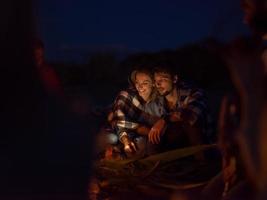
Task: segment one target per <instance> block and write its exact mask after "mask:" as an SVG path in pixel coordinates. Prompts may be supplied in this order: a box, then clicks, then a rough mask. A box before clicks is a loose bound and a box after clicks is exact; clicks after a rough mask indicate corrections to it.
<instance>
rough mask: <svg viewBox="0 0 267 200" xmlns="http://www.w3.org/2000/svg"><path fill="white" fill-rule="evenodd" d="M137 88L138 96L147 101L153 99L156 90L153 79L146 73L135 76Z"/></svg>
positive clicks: (138, 73)
mask: <svg viewBox="0 0 267 200" xmlns="http://www.w3.org/2000/svg"><path fill="white" fill-rule="evenodd" d="M135 88H136V90H137V92H138V94H139V95H140V96H141V97H142V98H143V99H144V100H145V101H148V100H149V99H150V98H151V95H152V91H153V88H154V87H153V80H152V78H151V77H150V76H149V75H148V74H146V73H143V72H137V73H136V75H135Z"/></svg>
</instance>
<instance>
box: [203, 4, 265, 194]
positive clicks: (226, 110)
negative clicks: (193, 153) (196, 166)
mask: <svg viewBox="0 0 267 200" xmlns="http://www.w3.org/2000/svg"><path fill="white" fill-rule="evenodd" d="M241 3H242V8H243V11H244V18H243V22H244V23H245V24H247V25H248V26H249V27H250V29H251V32H252V35H251V36H252V37H251V38H250V39H248V38H245V40H244V39H243V40H236V41H235V42H234V43H232V44H231V45H229V46H230V47H229V48H227V51H226V53H225V58H226V61H227V64H228V68H229V71H230V75H231V78H232V81H233V83H234V86H235V92H234V93H233V94H231V95H226V96H225V97H224V99H223V101H222V106H221V111H220V118H219V132H220V133H219V144H220V149H221V152H222V157H223V168H222V173H221V174H220V175H218V176H217V177H216V179H214V180H213V181H212V182H211V183H210V184H209V185H208V186H207V188H206V189H205V190H204V196H205V197H204V199H207V198H212V199H215V198H214V197H217V198H216V199H219V197H220V198H221V199H258V198H259V197H260V199H266V196H267V195H266V194H267V189H266V188H267V187H266V186H267V177H266V169H267V164H266V163H267V162H266V161H267V159H266V135H267V129H266V126H264V123H263V121H266V116H267V112H266V105H267V104H266V91H267V87H266V86H267V85H266V65H265V54H263V49H264V41H265V40H266V36H267V4H266V1H265V0H241ZM262 61H263V62H262Z"/></svg>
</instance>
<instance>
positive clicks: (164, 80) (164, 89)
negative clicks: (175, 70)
mask: <svg viewBox="0 0 267 200" xmlns="http://www.w3.org/2000/svg"><path fill="white" fill-rule="evenodd" d="M154 79H155V85H156V88H157V90H158V92H159V94H160V95H162V96H167V95H168V94H170V92H172V90H173V84H174V81H173V79H172V77H171V75H170V74H167V73H163V72H159V73H155V74H154Z"/></svg>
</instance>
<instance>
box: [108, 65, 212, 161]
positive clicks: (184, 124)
mask: <svg viewBox="0 0 267 200" xmlns="http://www.w3.org/2000/svg"><path fill="white" fill-rule="evenodd" d="M108 121H109V123H110V124H111V126H112V128H113V130H114V131H115V132H116V134H117V136H118V138H119V141H120V143H121V144H122V145H123V150H124V152H125V153H126V154H127V155H128V156H129V157H130V156H131V155H136V154H137V153H138V152H139V153H140V152H142V153H144V154H145V155H152V154H155V153H159V152H164V151H167V150H171V149H177V148H181V147H185V146H191V145H200V144H204V143H207V142H209V141H208V140H209V137H210V131H209V130H210V124H209V123H210V119H209V114H208V107H207V102H206V96H205V94H204V92H203V90H201V89H199V88H197V87H195V86H193V85H189V84H186V83H185V82H183V81H182V80H181V79H180V77H179V76H177V74H176V73H174V71H173V70H172V69H171V68H168V67H165V66H162V65H161V66H159V67H156V68H154V69H153V70H149V69H147V68H145V67H142V68H139V69H136V70H134V71H133V72H132V73H131V76H130V87H129V88H128V89H127V90H124V91H121V92H120V93H119V95H118V96H117V97H116V99H115V101H114V103H113V106H112V111H111V112H110V114H109V116H108ZM142 144H143V145H142ZM140 150H141V151H140Z"/></svg>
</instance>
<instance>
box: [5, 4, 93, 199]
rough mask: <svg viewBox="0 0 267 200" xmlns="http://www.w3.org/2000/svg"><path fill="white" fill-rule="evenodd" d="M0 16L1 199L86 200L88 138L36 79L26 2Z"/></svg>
mask: <svg viewBox="0 0 267 200" xmlns="http://www.w3.org/2000/svg"><path fill="white" fill-rule="evenodd" d="M0 10H1V11H0V24H1V32H0V40H1V52H0V63H1V64H0V69H1V72H0V76H1V78H0V81H1V84H0V87H1V106H2V108H1V128H0V132H1V138H0V141H1V152H0V159H1V160H0V162H1V165H0V177H1V179H0V199H11V200H13V199H16V200H17V199H50V200H51V199H57V200H59V199H75V200H76V199H86V198H87V182H88V178H89V177H88V176H89V171H90V167H89V166H90V149H91V142H89V141H92V138H90V137H91V136H90V134H88V133H87V127H86V126H85V125H84V123H83V121H82V120H81V119H80V118H79V117H77V116H74V115H73V114H71V113H70V112H69V111H68V110H67V109H66V108H65V106H64V105H62V104H61V103H60V102H59V101H58V100H55V98H54V97H53V96H51V95H49V93H48V92H47V90H46V89H45V88H44V86H43V84H42V81H41V80H40V79H39V76H38V71H37V67H36V66H35V62H34V52H33V49H32V48H31V47H32V46H33V40H32V38H34V36H33V35H34V34H33V32H34V31H33V24H32V21H33V19H32V4H31V1H29V0H25V1H20V0H17V1H16V0H8V1H2V2H1V6H0Z"/></svg>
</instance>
